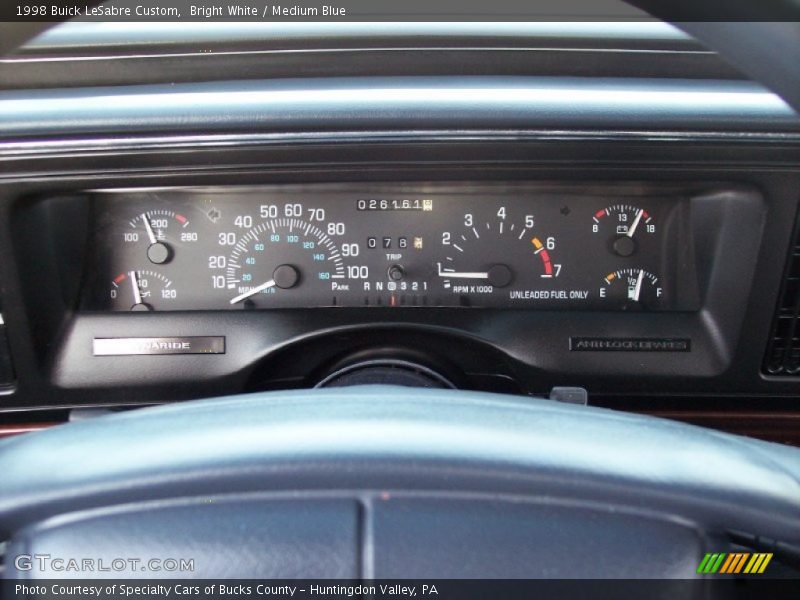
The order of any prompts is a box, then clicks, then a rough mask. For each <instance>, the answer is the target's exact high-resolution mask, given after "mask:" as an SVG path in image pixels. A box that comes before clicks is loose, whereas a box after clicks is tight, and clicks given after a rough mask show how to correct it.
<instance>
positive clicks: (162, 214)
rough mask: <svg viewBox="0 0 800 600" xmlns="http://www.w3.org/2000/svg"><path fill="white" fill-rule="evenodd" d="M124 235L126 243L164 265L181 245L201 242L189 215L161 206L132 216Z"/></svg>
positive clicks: (151, 259) (153, 261)
mask: <svg viewBox="0 0 800 600" xmlns="http://www.w3.org/2000/svg"><path fill="white" fill-rule="evenodd" d="M122 239H123V242H124V243H125V244H126V245H130V246H135V247H137V248H141V252H142V254H144V256H145V257H147V259H148V260H149V261H150V262H151V263H153V264H154V265H162V264H165V263H168V262H170V261H171V260H172V259H173V258H174V256H175V247H176V246H177V245H179V244H184V243H187V242H188V243H192V242H197V239H198V236H197V233H196V232H195V231H193V229H192V227H191V224H190V222H189V219H187V218H186V217H185V216H183V215H181V214H178V213H175V212H173V211H171V210H165V209H157V210H152V211H146V212H142V213H141V214H138V215H137V216H135V217H134V218H133V219H131V220H130V221H129V222H128V228H127V229H126V230H125V231H124V232H123V235H122Z"/></svg>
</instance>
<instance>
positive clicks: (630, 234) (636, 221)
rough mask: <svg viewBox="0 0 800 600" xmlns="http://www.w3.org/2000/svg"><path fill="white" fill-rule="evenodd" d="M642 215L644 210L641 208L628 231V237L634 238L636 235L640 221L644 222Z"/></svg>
mask: <svg viewBox="0 0 800 600" xmlns="http://www.w3.org/2000/svg"><path fill="white" fill-rule="evenodd" d="M642 213H644V209H641V208H640V209H639V212H637V213H636V217H635V218H634V219H633V223H632V224H631V226H630V229H628V233H627V236H628V237H633V234H634V233H636V228H637V227H638V226H639V221H641V220H642Z"/></svg>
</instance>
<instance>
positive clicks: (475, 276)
mask: <svg viewBox="0 0 800 600" xmlns="http://www.w3.org/2000/svg"><path fill="white" fill-rule="evenodd" d="M436 265H437V266H438V267H439V277H452V278H453V279H489V273H470V272H466V273H459V272H457V271H442V263H436Z"/></svg>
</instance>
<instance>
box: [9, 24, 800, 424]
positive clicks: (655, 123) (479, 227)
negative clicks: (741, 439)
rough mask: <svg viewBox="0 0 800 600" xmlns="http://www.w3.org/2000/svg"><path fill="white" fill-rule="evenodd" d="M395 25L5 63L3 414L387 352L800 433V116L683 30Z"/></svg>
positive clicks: (242, 383) (335, 376) (427, 366)
mask: <svg viewBox="0 0 800 600" xmlns="http://www.w3.org/2000/svg"><path fill="white" fill-rule="evenodd" d="M523 29H524V28H523ZM640 34H641V32H640V31H638V30H636V35H640ZM448 35H449V34H448ZM267 37H269V36H267ZM445 37H447V36H445ZM401 38H402V39H400V38H398V39H396V40H395V41H394V42H393V43H396V44H397V45H398V48H395V49H392V48H384V47H383V46H381V49H376V50H375V51H374V52H372V53H370V57H369V58H364V59H363V62H360V63H355V62H353V61H352V60H351V58H352V57H353V56H355V55H358V56H362V54H361V53H362V51H363V48H364V39H363V38H358V39H352V40H349V41H348V42H347V43H348V44H350V45H351V46H352V48H354V50H352V51H351V52H348V53H347V56H349V57H350V59H345V58H344V56H345V55H344V54H342V53H339V52H325V51H319V49H320V48H326V47H327V46H326V44H328V43H330V41H326V40H325V39H321V38H314V39H313V40H311V41H310V42H309V47H308V48H297V49H296V50H297V51H296V53H285V52H282V51H281V48H278V47H276V48H275V50H276V52H272V53H270V61H265V60H263V58H264V57H263V54H259V53H258V52H252V53H251V52H250V50H252V49H253V48H254V47H256V46H258V47H261V46H263V45H264V44H267V43H269V44H275V45H278V46H279V45H280V44H281V43H282V42H280V41H278V40H271V41H270V40H266V41H265V40H263V39H261V40H253V41H251V42H252V43H250V45H249V46H247V47H243V48H241V53H240V54H238V55H237V58H236V61H233V62H232V63H231V64H227V63H226V66H225V68H224V69H219V68H218V69H217V70H215V69H214V68H213V67H209V62H208V61H212V62H213V61H215V60H220V61H222V60H223V56H224V57H227V58H226V59H225V60H232V58H231V57H230V54H229V53H225V52H220V53H217V54H215V53H201V54H198V55H196V56H195V55H192V56H191V57H187V55H186V54H185V53H179V54H177V55H173V54H172V53H171V52H172V50H170V48H171V46H169V44H171V43H172V40H165V44H166V46H169V47H166V46H165V47H163V48H162V47H160V46H159V48H160V50H159V51H163V56H158V57H156V58H152V59H147V60H145V59H141V58H140V56H139V55H140V54H143V53H144V50H147V52H152V51H154V50H153V48H154V47H152V46H147V47H144V46H142V47H137V52H136V53H134V54H133V55H132V56H130V57H126V58H124V61H125V64H126V65H127V67H126V68H127V69H128V70H114V71H113V72H112V71H109V70H107V69H105V70H104V69H100V70H98V69H95V68H93V65H94V66H97V65H100V64H103V60H105V58H102V57H101V58H102V60H100V59H98V60H96V61H94V60H92V61H81V60H70V59H64V61H63V64H68V65H69V67H70V68H69V69H66V68H62V67H61V66H59V65H61V64H62V63H54V62H49V61H48V60H41V61H38V59H37V60H36V61H33V62H31V61H30V60H27V59H26V61H27V62H21V63H14V64H11V63H8V64H4V65H0V71H2V72H3V73H4V74H5V73H8V74H10V75H14V74H16V75H14V76H16V77H17V79H13V77H12V78H11V79H9V78H6V79H4V80H6V81H11V82H13V83H12V84H9V85H16V86H17V87H18V88H19V89H15V90H7V91H2V92H0V109H2V110H3V111H4V114H6V115H8V118H7V119H6V120H5V121H4V123H3V125H2V127H0V165H2V171H0V252H2V256H4V257H5V260H3V261H0V310H2V317H3V321H4V324H3V325H2V326H0V334H5V337H6V338H7V339H3V338H2V335H0V350H2V348H3V347H4V344H5V345H7V347H8V352H2V351H0V384H3V385H4V387H3V388H2V389H0V392H2V393H3V395H2V397H0V398H1V399H0V411H2V412H3V414H4V415H10V414H12V413H14V411H19V414H20V415H22V414H26V415H30V414H33V412H34V411H32V410H30V409H36V411H39V412H38V414H41V415H46V414H52V413H50V412H49V411H67V410H72V409H74V408H91V409H98V408H101V407H105V408H130V407H134V406H141V405H146V404H161V403H168V402H176V401H181V400H189V399H196V398H204V397H212V396H223V395H227V394H237V393H242V392H255V391H261V390H288V389H307V388H313V387H317V386H329V385H331V384H335V383H336V382H337V381H338V382H341V380H342V379H341V377H351V381H352V380H353V379H352V378H358V377H363V376H365V374H367V373H372V374H373V375H375V376H377V377H379V378H378V380H379V381H382V382H384V381H387V380H388V381H398V380H399V379H402V378H404V377H405V378H407V379H406V380H408V381H412V382H416V383H420V382H424V384H425V385H429V386H439V387H441V386H447V387H455V388H459V389H467V390H489V391H495V392H508V393H514V394H528V395H536V396H547V395H549V394H550V393H551V390H553V389H554V388H564V387H568V388H583V389H585V390H586V391H587V393H588V398H589V402H590V403H591V404H595V405H600V406H608V407H612V408H622V409H624V410H632V411H642V412H651V413H656V414H663V413H664V412H669V413H670V414H673V415H674V414H678V415H679V417H678V418H686V419H692V418H694V417H695V416H696V415H701V414H704V415H708V419H712V420H714V422H715V423H719V422H720V419H721V417H720V416H719V415H721V414H722V415H724V418H725V419H727V418H728V415H731V414H734V413H736V414H742V415H744V416H742V417H741V419H737V420H735V421H736V423H739V424H743V425H737V426H739V427H750V425H749V424H750V423H752V419H751V417H752V415H753V414H757V415H759V418H760V419H763V420H762V421H760V422H761V423H768V425H761V426H759V427H760V429H759V431H761V432H768V433H769V435H771V436H774V437H777V436H783V434H781V433H776V432H779V431H790V430H791V431H792V432H795V433H793V435H794V434H796V430H797V428H796V426H792V425H791V423H793V422H795V421H791V420H788V421H786V423H787V425H784V424H783V423H784V421H783V420H781V419H779V418H778V416H776V415H781V414H796V401H797V398H798V397H799V396H798V393H797V381H798V379H797V375H798V373H800V366H799V365H800V362H798V361H797V360H796V359H795V357H796V355H797V342H796V339H797V337H798V336H797V335H796V331H797V327H798V325H796V323H797V322H798V320H797V319H796V318H795V316H796V314H797V310H796V306H797V303H796V297H795V296H796V290H797V289H798V288H797V285H796V281H797V279H796V277H795V275H793V273H795V272H796V271H797V267H796V266H793V265H795V262H796V260H795V258H793V257H795V256H797V255H798V254H800V251H797V250H795V248H796V247H797V246H796V243H795V240H796V239H797V237H796V231H797V207H798V189H800V171H798V170H797V164H800V162H799V161H800V122H798V120H797V115H796V114H794V112H793V111H792V110H791V109H790V108H789V107H788V106H787V105H785V104H784V103H782V102H781V101H780V99H778V98H777V97H776V96H774V95H773V94H771V93H769V92H768V91H767V90H765V89H764V88H762V87H760V86H759V85H757V84H754V83H752V82H749V81H747V80H745V79H744V78H742V77H741V76H740V75H738V74H737V73H735V72H733V71H732V69H731V68H730V66H729V65H727V64H725V63H723V62H722V61H721V60H720V59H719V58H718V57H716V56H715V55H713V54H709V53H707V52H706V51H705V50H704V49H703V48H702V47H701V46H699V45H698V44H696V43H694V42H693V41H691V40H688V39H684V38H683V37H680V38H679V39H675V40H673V41H669V40H666V38H665V39H663V40H662V41H661V42H659V44H661V45H660V46H658V47H651V46H650V44H651V41H649V40H638V38H637V40H638V41H637V40H629V41H624V40H620V39H617V38H614V39H613V44H614V47H613V48H612V49H609V47H608V46H609V44H611V41H609V39H606V40H605V41H603V40H600V41H597V40H588V41H586V45H587V47H586V48H585V49H584V50H583V51H581V52H580V53H578V52H575V48H573V47H572V46H573V43H574V40H573V39H572V38H564V40H561V42H559V43H563V44H564V45H566V46H568V48H566V49H560V48H559V47H554V46H553V43H554V40H555V39H556V38H554V37H553V36H552V35H551V34H549V33H548V34H546V35H544V34H543V36H542V37H535V36H534V37H531V36H530V35H529V33H528V32H527V30H525V31H521V33H520V35H519V36H516V37H513V38H503V39H500V38H497V39H492V40H488V39H484V40H483V41H484V42H486V43H487V44H488V43H489V41H491V47H492V48H498V49H497V50H493V51H492V52H485V51H481V50H479V49H474V50H471V51H467V50H462V49H458V48H461V47H462V46H463V47H465V48H466V47H469V43H474V41H475V40H471V41H470V40H469V39H466V40H464V43H463V44H462V43H461V40H460V39H457V38H450V37H447V39H446V40H445V39H444V38H432V39H433V41H434V42H436V43H442V44H444V43H445V42H446V45H447V47H446V48H445V47H442V48H440V49H439V50H437V51H435V52H434V53H433V54H431V53H430V51H429V49H428V48H426V49H424V51H419V50H418V49H417V48H416V46H417V45H419V44H421V43H422V42H421V40H426V39H427V38H425V36H424V35H419V36H416V35H409V36H401ZM559 39H560V38H559ZM430 41H431V39H427V41H426V43H428V42H430ZM312 42H313V43H312ZM456 42H458V43H456ZM512 42H513V44H514V45H518V46H519V47H520V48H527V49H530V47H531V44H532V43H535V44H537V48H538V49H537V51H536V52H530V51H526V52H517V51H515V50H509V51H504V50H500V49H499V48H501V47H502V48H505V47H506V46H507V45H508V44H510V43H512ZM225 43H229V42H225ZM598 44H599V46H598V47H599V48H601V49H598V50H596V51H595V49H594V48H595V45H598ZM619 44H621V45H622V46H624V47H618V46H617V45H619ZM270 47H271V46H270ZM215 48H222V46H215ZM225 48H227V46H225ZM641 48H647V50H648V51H647V52H641V51H640V50H641ZM139 50H142V52H139ZM37 52H40V53H41V54H46V53H47V52H50V50H46V49H42V50H40V51H37ZM64 52H65V53H68V52H69V50H64ZM92 52H94V50H93V51H92ZM97 52H99V53H101V54H102V52H103V50H102V49H100V48H99V47H98V50H97ZM226 52H227V51H226ZM423 55H424V56H426V57H427V58H426V61H422V60H421V59H420V57H422V56H423ZM678 55H680V57H681V60H680V61H679V63H676V62H675V58H676V56H678ZM37 56H38V55H37ZM28 58H32V57H28ZM587 58H591V62H589V63H587V62H586V60H587ZM434 59H435V61H434ZM645 59H646V60H645ZM119 60H123V59H119ZM148 61H150V62H148ZM153 61H155V62H156V63H158V64H159V68H160V69H162V70H158V71H156V70H153V69H152V64H153ZM187 61H188V62H187ZM431 61H433V63H431ZM645 62H646V64H644V63H645ZM189 63H191V65H192V68H191V69H189V68H188V66H187V65H189ZM331 63H335V64H331ZM423 63H424V64H423ZM215 64H216V63H215ZM465 64H470V65H474V70H471V71H470V72H469V73H464V71H463V65H465ZM499 65H504V68H506V70H505V71H503V72H497V69H498V66H499ZM34 66H35V67H36V69H46V71H47V77H48V79H47V81H48V82H51V83H52V85H49V86H48V87H39V88H36V87H25V85H26V84H25V81H27V80H24V79H19V78H20V77H23V76H25V77H33V76H34V73H33V72H32V71H29V69H33V67H34ZM436 69H440V70H439V71H437V70H436ZM587 69H588V70H589V71H591V74H589V73H588V71H587ZM37 72H38V71H37ZM212 72H213V73H216V75H214V78H213V79H209V74H210V73H212ZM67 73H69V77H67V76H66V74H67ZM531 73H542V75H541V76H531ZM143 82H146V83H148V84H149V85H142V83H143ZM59 86H60V87H59ZM699 107H702V109H701V108H699ZM44 114H46V115H49V118H48V119H47V120H46V121H43V120H42V118H41V116H42V115H44ZM793 261H795V262H793ZM793 294H794V295H793ZM359 381H368V382H369V381H374V379H369V378H367V379H366V380H365V379H360V380H359ZM19 418H20V419H21V418H24V417H22V416H20V417H19ZM42 418H45V417H44V416H43V417H42ZM61 418H63V412H62V413H61ZM731 422H733V420H731Z"/></svg>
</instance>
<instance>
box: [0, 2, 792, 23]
mask: <svg viewBox="0 0 800 600" xmlns="http://www.w3.org/2000/svg"><path fill="white" fill-rule="evenodd" d="M653 16H655V17H656V18H658V19H662V20H665V21H671V22H689V21H694V22H697V21H800V3H798V2H795V1H794V0H627V1H623V0H300V1H297V0H288V1H287V2H283V1H282V0H107V1H105V2H101V1H99V0H3V2H2V3H0V21H4V22H27V21H43V22H49V21H53V22H58V21H64V20H67V19H77V20H83V21H110V22H124V21H140V22H141V21H144V22H147V21H160V22H164V21H189V22H191V21H194V22H203V21H206V22H208V21H217V22H219V21H240V22H242V21H244V22H258V21H262V22H275V21H292V22H348V21H349V22H369V21H376V22H387V21H388V22H402V21H407V22H408V21H462V22H481V21H501V22H502V21H504V22H519V21H636V20H649V19H652V18H653Z"/></svg>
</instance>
